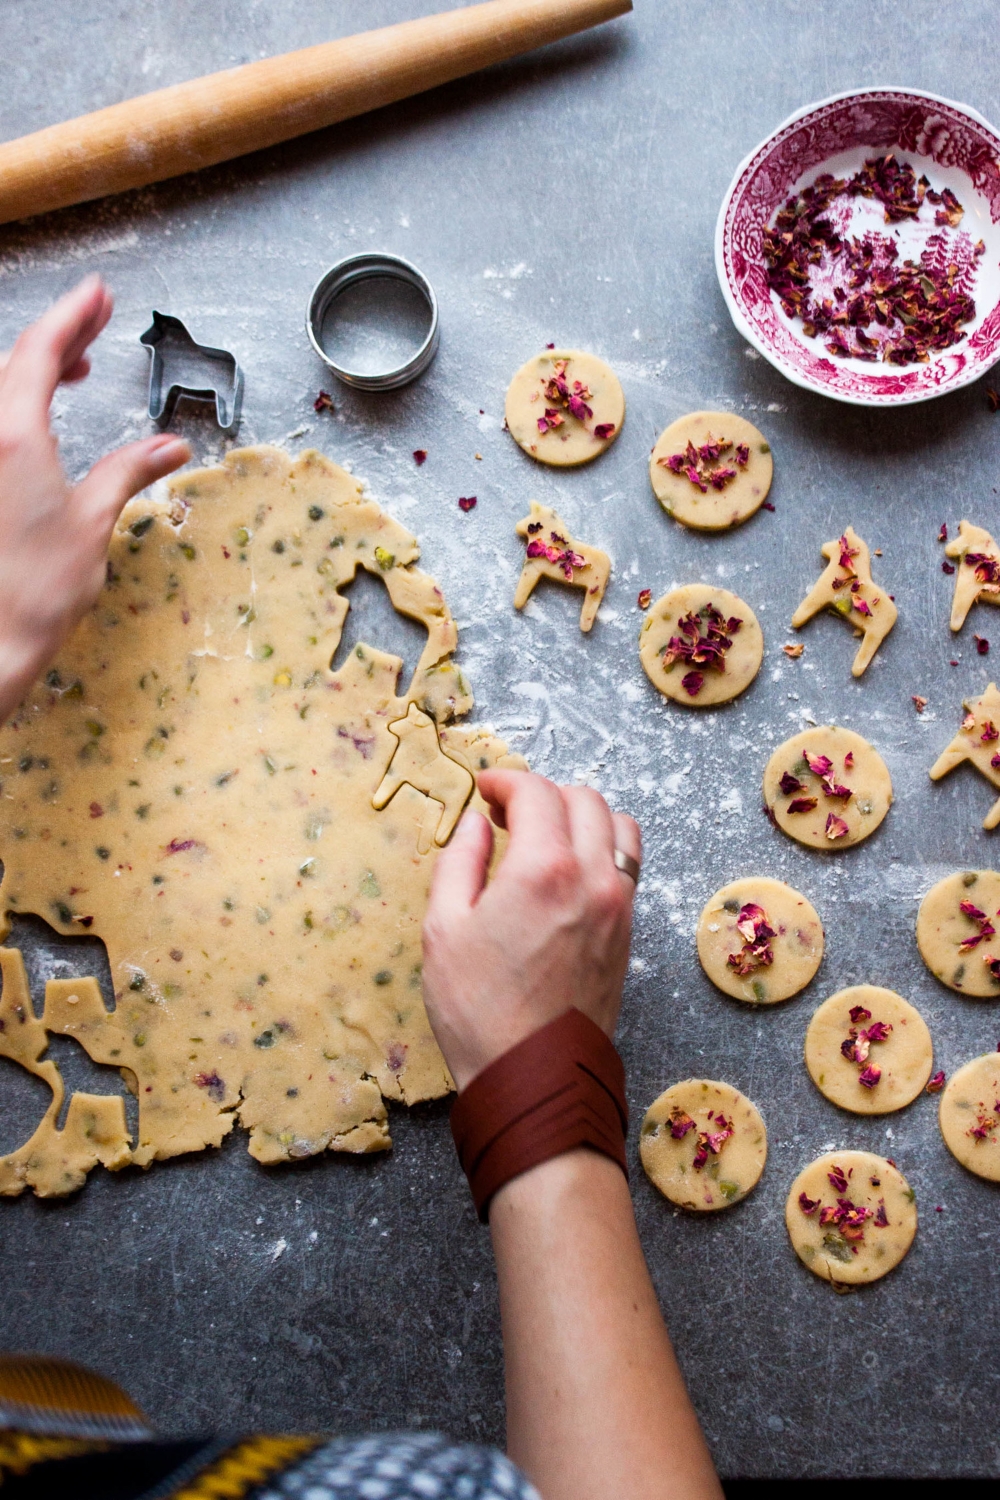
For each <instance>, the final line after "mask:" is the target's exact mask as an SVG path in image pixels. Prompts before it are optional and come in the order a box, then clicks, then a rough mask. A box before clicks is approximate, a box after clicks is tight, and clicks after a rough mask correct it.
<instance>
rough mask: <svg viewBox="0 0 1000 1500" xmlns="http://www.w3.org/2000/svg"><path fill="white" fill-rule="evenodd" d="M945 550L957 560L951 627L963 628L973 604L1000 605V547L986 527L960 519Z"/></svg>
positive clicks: (954, 628)
mask: <svg viewBox="0 0 1000 1500" xmlns="http://www.w3.org/2000/svg"><path fill="white" fill-rule="evenodd" d="M944 550H945V553H946V554H947V556H948V557H953V558H955V559H956V561H957V563H958V566H957V567H956V569H955V592H954V594H953V595H952V599H951V628H952V630H961V628H962V626H963V625H964V624H965V620H966V616H967V615H968V613H969V610H970V609H971V608H972V606H973V605H974V604H1000V547H998V546H997V544H996V542H995V541H994V540H993V538H992V537H991V536H990V534H989V532H988V531H987V530H986V529H985V528H984V527H982V526H973V524H972V522H971V521H959V523H958V536H956V537H953V538H952V540H951V541H950V542H949V543H948V545H947V547H945V549H944Z"/></svg>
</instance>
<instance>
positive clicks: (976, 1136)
mask: <svg viewBox="0 0 1000 1500" xmlns="http://www.w3.org/2000/svg"><path fill="white" fill-rule="evenodd" d="M996 1128H997V1122H996V1118H995V1116H991V1115H989V1114H987V1113H986V1111H985V1109H984V1108H983V1106H982V1104H980V1106H979V1114H978V1115H977V1116H976V1123H975V1125H970V1126H969V1129H968V1130H967V1131H966V1132H965V1133H966V1135H971V1136H972V1138H973V1140H976V1141H985V1140H988V1139H989V1136H990V1134H991V1133H992V1132H993V1131H994V1130H996Z"/></svg>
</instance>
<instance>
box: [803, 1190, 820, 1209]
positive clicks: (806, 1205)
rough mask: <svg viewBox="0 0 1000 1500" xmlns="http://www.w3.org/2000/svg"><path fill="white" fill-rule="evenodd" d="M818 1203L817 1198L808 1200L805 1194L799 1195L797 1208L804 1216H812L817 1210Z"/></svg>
mask: <svg viewBox="0 0 1000 1500" xmlns="http://www.w3.org/2000/svg"><path fill="white" fill-rule="evenodd" d="M819 1203H820V1200H819V1199H818V1198H810V1197H808V1196H807V1195H806V1194H805V1193H800V1194H799V1207H800V1208H801V1210H802V1212H803V1213H804V1214H814V1213H815V1212H816V1210H817V1208H819Z"/></svg>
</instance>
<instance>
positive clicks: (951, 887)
mask: <svg viewBox="0 0 1000 1500" xmlns="http://www.w3.org/2000/svg"><path fill="white" fill-rule="evenodd" d="M963 902H964V903H965V906H966V908H967V910H966V911H963V910H962V903H963ZM990 928H993V932H990V931H989V929H990ZM963 944H965V947H963ZM917 947H918V948H919V949H920V957H921V958H922V959H923V961H924V963H925V964H926V965H927V967H928V968H929V969H930V971H931V973H932V974H933V975H934V977H935V979H940V981H941V983H942V984H946V985H948V986H949V988H951V989H953V990H958V992H959V994H961V995H976V996H978V997H980V998H982V999H990V1000H995V999H997V998H998V997H1000V963H997V962H996V960H997V959H1000V875H998V874H997V872H996V870H960V871H959V872H958V873H957V874H955V875H946V876H945V878H944V879H943V880H939V881H938V883H937V885H932V886H931V888H930V890H929V891H928V892H927V895H926V896H925V897H924V899H923V900H922V901H921V903H920V910H919V911H918V912H917ZM994 964H995V965H996V967H995V968H994V967H993V965H994Z"/></svg>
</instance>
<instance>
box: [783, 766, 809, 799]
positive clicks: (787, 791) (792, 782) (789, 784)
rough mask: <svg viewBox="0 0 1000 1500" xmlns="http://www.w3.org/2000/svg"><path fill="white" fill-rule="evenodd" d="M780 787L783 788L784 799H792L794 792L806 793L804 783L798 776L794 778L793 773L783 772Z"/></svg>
mask: <svg viewBox="0 0 1000 1500" xmlns="http://www.w3.org/2000/svg"><path fill="white" fill-rule="evenodd" d="M778 786H779V787H780V788H781V795H782V796H783V797H790V796H791V795H792V793H793V792H804V791H805V787H804V786H803V784H802V782H801V781H800V780H799V778H798V777H797V776H793V775H792V773H791V771H782V773H781V780H780V781H779V782H778Z"/></svg>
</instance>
